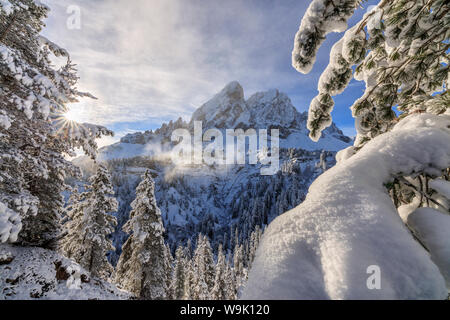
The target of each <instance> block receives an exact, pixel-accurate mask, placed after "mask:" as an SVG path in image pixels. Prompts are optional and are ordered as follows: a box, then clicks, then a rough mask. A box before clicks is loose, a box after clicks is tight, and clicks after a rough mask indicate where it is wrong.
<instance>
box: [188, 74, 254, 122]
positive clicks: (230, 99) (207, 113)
mask: <svg viewBox="0 0 450 320" xmlns="http://www.w3.org/2000/svg"><path fill="white" fill-rule="evenodd" d="M249 115H250V112H249V110H248V108H247V105H246V103H245V100H244V89H243V88H242V86H241V85H240V84H239V83H238V82H236V81H234V82H231V83H229V84H228V85H227V86H225V88H223V89H222V91H220V92H219V93H218V94H216V95H215V96H214V98H212V99H211V100H209V101H208V102H206V103H205V104H203V105H202V106H201V107H200V108H199V109H197V110H196V111H195V112H194V114H193V115H192V118H191V121H190V123H189V124H190V127H193V125H194V121H202V124H203V128H205V129H209V128H213V127H215V128H218V129H222V128H234V127H235V125H236V122H239V121H241V122H242V121H244V122H248V120H249V119H248V118H249Z"/></svg>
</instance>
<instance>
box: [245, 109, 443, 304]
mask: <svg viewBox="0 0 450 320" xmlns="http://www.w3.org/2000/svg"><path fill="white" fill-rule="evenodd" d="M343 154H346V155H347V156H348V155H351V154H352V152H344V153H343ZM449 166H450V116H449V115H441V116H435V115H430V114H421V115H411V116H409V117H407V118H405V119H403V120H402V121H401V122H400V123H398V124H397V125H396V127H395V128H394V129H393V130H392V131H391V132H389V133H385V134H382V135H380V136H378V137H376V138H375V139H373V140H372V141H370V142H369V143H368V144H367V145H366V146H365V147H364V148H363V149H361V150H360V151H359V152H358V153H357V154H355V155H352V156H350V157H349V158H347V159H345V156H342V154H341V157H340V162H339V163H338V164H337V165H336V166H335V167H333V168H332V169H330V170H328V171H326V172H325V173H324V174H323V175H321V176H320V177H319V178H318V179H317V180H316V181H315V182H314V183H313V184H312V185H311V187H310V189H309V194H308V196H307V198H306V200H305V201H304V202H303V203H302V204H301V205H299V206H298V207H296V208H294V209H292V210H291V211H288V212H287V213H285V214H283V215H281V216H279V217H278V218H277V219H275V220H274V221H273V222H272V223H271V224H270V225H269V227H268V229H267V231H266V232H265V234H264V236H263V238H262V242H261V244H260V246H259V248H258V250H257V253H256V258H255V261H254V264H253V267H252V269H251V271H250V274H249V281H248V284H247V286H246V288H245V289H244V292H243V295H242V298H243V299H445V298H447V295H448V290H447V288H446V282H445V280H444V276H443V275H444V274H447V275H448V270H439V268H438V266H437V265H440V266H441V268H445V267H448V264H445V263H444V262H445V261H444V260H445V259H443V258H442V253H443V252H448V248H449V246H450V243H449V242H447V243H445V238H444V239H441V241H440V243H438V244H436V243H435V242H436V241H439V240H437V239H435V238H433V239H432V240H429V242H431V241H433V246H432V247H431V250H432V249H433V247H437V248H439V250H440V251H439V252H438V253H436V254H435V255H433V252H431V256H435V257H438V259H435V260H436V261H439V264H438V263H436V264H435V263H434V262H433V261H432V259H431V257H430V255H429V254H428V253H427V252H426V251H425V250H424V249H423V247H421V245H420V244H419V243H418V242H416V241H415V240H414V238H413V237H412V235H411V233H410V231H409V230H408V229H407V228H406V226H405V224H404V223H403V221H402V220H401V218H400V217H399V214H398V212H397V209H396V208H395V206H394V204H393V203H392V201H391V199H390V197H389V195H388V193H387V191H386V188H385V187H384V184H385V183H386V182H389V181H390V180H391V179H392V177H393V176H394V175H396V174H404V175H408V174H412V173H414V172H420V171H422V170H424V171H425V172H427V173H429V174H435V175H438V174H439V175H440V172H441V170H442V169H444V168H447V167H449ZM440 218H441V219H446V220H447V221H448V220H449V218H450V216H448V215H447V216H444V215H443V216H440ZM416 220H417V219H416ZM447 232H448V230H447ZM445 248H447V249H445ZM446 260H447V261H448V259H446ZM371 266H378V267H379V270H380V276H381V282H380V289H369V288H368V285H367V281H368V278H369V277H370V276H371V275H372V273H368V270H371V268H373V267H371Z"/></svg>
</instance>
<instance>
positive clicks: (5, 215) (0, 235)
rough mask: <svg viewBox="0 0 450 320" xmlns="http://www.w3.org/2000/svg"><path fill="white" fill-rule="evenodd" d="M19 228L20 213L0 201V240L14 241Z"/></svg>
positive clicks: (20, 225) (20, 224)
mask: <svg viewBox="0 0 450 320" xmlns="http://www.w3.org/2000/svg"><path fill="white" fill-rule="evenodd" d="M20 229H22V222H21V219H20V215H19V214H18V213H17V212H15V211H13V210H11V209H9V208H8V207H7V206H6V205H5V204H4V203H2V202H0V242H7V241H10V242H15V241H16V240H17V236H18V234H19V231H20Z"/></svg>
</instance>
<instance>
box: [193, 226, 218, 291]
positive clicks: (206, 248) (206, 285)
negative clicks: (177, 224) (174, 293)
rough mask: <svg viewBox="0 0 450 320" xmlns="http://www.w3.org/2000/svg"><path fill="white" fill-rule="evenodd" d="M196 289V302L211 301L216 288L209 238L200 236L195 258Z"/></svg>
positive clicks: (194, 289) (194, 288)
mask: <svg viewBox="0 0 450 320" xmlns="http://www.w3.org/2000/svg"><path fill="white" fill-rule="evenodd" d="M193 268H194V287H193V288H192V298H193V299H194V300H209V299H211V290H212V288H213V287H214V280H215V269H214V256H213V252H212V249H211V245H210V243H209V240H208V238H207V237H205V236H203V235H202V234H199V235H198V240H197V247H196V249H195V252H194V257H193Z"/></svg>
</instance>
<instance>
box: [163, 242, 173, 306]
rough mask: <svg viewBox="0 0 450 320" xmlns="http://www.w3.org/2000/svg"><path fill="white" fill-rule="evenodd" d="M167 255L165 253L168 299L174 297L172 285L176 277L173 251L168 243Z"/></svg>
mask: <svg viewBox="0 0 450 320" xmlns="http://www.w3.org/2000/svg"><path fill="white" fill-rule="evenodd" d="M165 246H166V251H165V253H166V255H165V259H164V266H165V267H164V268H165V271H166V277H165V279H166V288H167V292H166V296H167V299H173V295H174V288H173V287H172V279H173V278H174V268H173V264H174V259H173V256H172V252H171V251H170V247H169V246H168V245H167V244H166V245H165Z"/></svg>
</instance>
